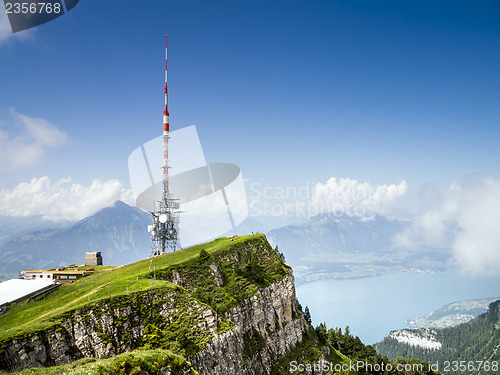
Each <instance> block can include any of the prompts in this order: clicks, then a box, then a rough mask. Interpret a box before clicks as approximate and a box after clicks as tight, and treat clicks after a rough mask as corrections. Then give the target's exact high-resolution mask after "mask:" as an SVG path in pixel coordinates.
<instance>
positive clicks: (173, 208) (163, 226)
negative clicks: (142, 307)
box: [148, 36, 181, 258]
mask: <svg viewBox="0 0 500 375" xmlns="http://www.w3.org/2000/svg"><path fill="white" fill-rule="evenodd" d="M168 117H169V114H168V89H167V36H165V109H164V110H163V167H162V169H163V193H162V196H161V199H160V200H159V201H156V202H155V205H154V211H153V212H151V215H152V219H153V224H152V225H149V226H148V231H149V232H150V233H151V240H152V244H151V252H150V253H149V257H150V258H151V257H154V256H157V255H161V254H165V253H166V252H167V250H172V251H175V250H178V249H180V248H181V246H180V241H179V215H180V212H179V211H178V209H179V203H178V200H177V199H174V197H173V196H172V193H170V189H169V188H170V187H169V177H168V170H169V169H170V165H169V155H168V151H169V150H168V143H169V140H170V135H169V130H170V129H169V122H168Z"/></svg>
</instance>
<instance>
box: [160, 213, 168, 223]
mask: <svg viewBox="0 0 500 375" xmlns="http://www.w3.org/2000/svg"><path fill="white" fill-rule="evenodd" d="M166 222H167V215H165V214H161V215H160V223H162V224H165V223H166Z"/></svg>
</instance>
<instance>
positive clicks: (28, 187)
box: [0, 177, 134, 221]
mask: <svg viewBox="0 0 500 375" xmlns="http://www.w3.org/2000/svg"><path fill="white" fill-rule="evenodd" d="M116 200H121V201H124V202H126V203H128V204H133V202H134V199H133V195H132V192H131V190H127V189H125V188H124V187H123V185H122V184H121V182H120V181H118V180H108V181H101V180H98V179H96V180H94V181H93V182H92V184H91V185H90V186H89V187H86V186H83V185H80V184H75V183H71V179H70V178H67V179H61V180H59V181H57V182H56V183H52V182H51V181H50V179H49V178H48V177H41V178H36V177H34V178H33V179H32V180H31V181H30V182H29V183H21V184H19V185H17V186H16V187H14V188H13V189H9V190H7V189H5V190H0V212H1V213H2V215H7V216H30V215H43V216H44V217H45V218H47V219H51V220H54V221H63V220H70V221H73V220H80V219H83V218H84V217H87V216H90V215H93V214H94V213H96V212H97V211H99V210H100V209H102V208H104V207H109V206H112V205H113V203H114V202H115V201H116Z"/></svg>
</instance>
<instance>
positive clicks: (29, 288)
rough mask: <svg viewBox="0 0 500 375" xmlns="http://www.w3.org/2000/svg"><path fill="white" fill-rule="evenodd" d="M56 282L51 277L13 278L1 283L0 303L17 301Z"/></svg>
mask: <svg viewBox="0 0 500 375" xmlns="http://www.w3.org/2000/svg"><path fill="white" fill-rule="evenodd" d="M51 284H54V282H53V281H52V280H51V279H36V280H23V279H11V280H7V281H4V282H3V283H0V305H3V304H4V303H7V302H11V301H15V300H16V299H18V298H21V297H23V296H26V295H28V294H30V293H33V292H36V291H37V290H40V289H43V288H46V287H47V286H49V285H51Z"/></svg>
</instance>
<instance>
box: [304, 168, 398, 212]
mask: <svg viewBox="0 0 500 375" xmlns="http://www.w3.org/2000/svg"><path fill="white" fill-rule="evenodd" d="M407 191H408V184H407V183H406V181H401V182H400V183H399V184H397V185H394V184H392V185H387V184H384V185H372V184H370V183H369V182H359V181H356V180H353V179H350V178H339V179H337V178H335V177H332V178H330V179H329V180H328V181H327V182H326V184H322V183H317V184H316V186H315V188H314V192H313V197H312V206H313V207H314V208H315V209H316V211H317V212H335V213H337V214H347V215H349V216H366V215H372V214H380V215H387V214H389V212H390V211H391V209H392V208H393V205H394V203H395V202H396V201H397V200H398V198H400V197H402V196H404V195H405V194H406V193H407Z"/></svg>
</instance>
